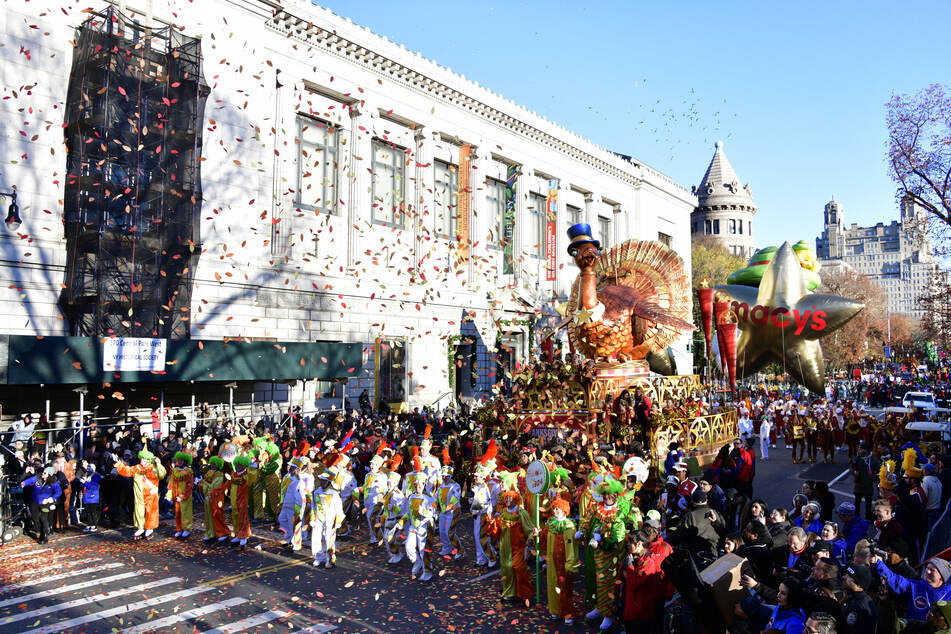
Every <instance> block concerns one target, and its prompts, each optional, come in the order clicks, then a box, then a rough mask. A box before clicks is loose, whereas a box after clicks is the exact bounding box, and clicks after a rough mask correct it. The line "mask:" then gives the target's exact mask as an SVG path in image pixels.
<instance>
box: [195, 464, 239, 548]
mask: <svg viewBox="0 0 951 634" xmlns="http://www.w3.org/2000/svg"><path fill="white" fill-rule="evenodd" d="M224 469H225V461H224V460H222V459H221V458H220V457H218V456H212V457H211V458H209V459H208V465H207V466H206V467H205V476H204V477H203V478H200V479H198V480H197V482H196V484H197V485H198V487H199V488H200V489H201V494H202V495H203V496H204V498H205V539H204V540H202V541H205V542H210V541H211V540H213V539H217V540H218V542H223V541H225V540H226V539H228V537H229V536H230V535H231V529H229V528H228V525H227V524H225V486H226V485H225V476H224Z"/></svg>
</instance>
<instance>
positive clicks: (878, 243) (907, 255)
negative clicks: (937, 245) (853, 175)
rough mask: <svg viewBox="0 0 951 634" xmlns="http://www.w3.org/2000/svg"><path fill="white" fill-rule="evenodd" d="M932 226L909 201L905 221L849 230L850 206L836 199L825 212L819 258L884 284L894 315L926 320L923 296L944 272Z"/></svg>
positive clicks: (904, 205) (903, 215)
mask: <svg viewBox="0 0 951 634" xmlns="http://www.w3.org/2000/svg"><path fill="white" fill-rule="evenodd" d="M926 226H927V219H926V217H925V211H924V210H922V209H921V208H919V207H918V206H917V205H915V204H914V203H913V202H911V201H903V202H902V204H901V218H900V219H899V220H893V221H891V222H890V223H888V224H887V225H886V224H883V223H881V222H879V223H877V224H876V225H874V226H871V227H860V226H858V225H857V224H855V223H854V222H853V223H852V224H851V225H850V226H846V224H845V212H844V208H843V206H842V204H841V203H840V202H838V201H837V200H834V199H833V200H831V201H829V202H828V203H826V206H825V209H824V210H823V230H822V234H821V235H820V236H819V237H818V238H816V255H817V256H818V258H819V260H820V262H821V263H822V265H823V268H825V269H828V268H830V267H835V266H837V265H839V263H844V264H845V265H846V266H847V267H848V268H850V269H851V270H853V271H854V272H856V273H859V274H861V275H865V276H867V277H868V278H869V279H871V280H873V281H875V282H876V283H877V284H879V285H880V286H881V287H882V289H883V290H884V291H885V293H886V295H887V297H888V309H889V311H890V312H891V313H894V314H902V315H906V316H908V317H912V318H914V319H920V318H921V317H922V312H921V308H920V306H919V304H918V298H919V297H921V296H922V295H923V294H925V293H926V291H927V290H928V289H929V288H930V285H931V284H932V283H933V282H934V280H935V276H936V275H937V274H938V273H939V267H938V263H937V262H936V261H935V259H934V257H933V255H932V249H931V242H930V240H929V238H928V233H927V231H926V230H925V227H926Z"/></svg>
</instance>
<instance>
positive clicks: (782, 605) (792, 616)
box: [766, 577, 806, 634]
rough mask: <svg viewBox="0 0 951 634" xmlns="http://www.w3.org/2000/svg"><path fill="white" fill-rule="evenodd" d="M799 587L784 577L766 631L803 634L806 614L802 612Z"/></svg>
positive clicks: (790, 579)
mask: <svg viewBox="0 0 951 634" xmlns="http://www.w3.org/2000/svg"><path fill="white" fill-rule="evenodd" d="M801 594H802V590H801V586H800V585H799V582H798V581H796V580H795V579H793V578H792V577H785V578H784V579H783V581H782V583H780V584H779V591H778V592H777V593H776V607H775V608H773V613H772V615H771V616H770V617H769V622H768V623H767V624H766V630H768V631H772V630H775V631H778V632H783V634H803V630H804V629H805V628H806V613H805V612H803V611H802V608H801V607H800V604H801Z"/></svg>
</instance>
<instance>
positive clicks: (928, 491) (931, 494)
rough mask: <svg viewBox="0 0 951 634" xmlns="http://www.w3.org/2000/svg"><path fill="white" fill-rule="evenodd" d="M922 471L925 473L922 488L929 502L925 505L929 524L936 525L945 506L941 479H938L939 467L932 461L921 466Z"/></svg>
mask: <svg viewBox="0 0 951 634" xmlns="http://www.w3.org/2000/svg"><path fill="white" fill-rule="evenodd" d="M921 473H922V475H923V477H922V479H921V488H922V489H924V492H925V497H926V498H927V500H928V503H927V504H926V505H925V513H926V515H927V518H928V526H934V525H935V524H936V523H937V522H938V518H940V517H941V513H942V511H943V510H944V507H942V506H941V497H942V495H941V494H942V491H941V488H942V487H941V480H939V479H938V469H937V467H935V465H933V464H931V463H929V464H926V465H924V466H923V467H922V468H921Z"/></svg>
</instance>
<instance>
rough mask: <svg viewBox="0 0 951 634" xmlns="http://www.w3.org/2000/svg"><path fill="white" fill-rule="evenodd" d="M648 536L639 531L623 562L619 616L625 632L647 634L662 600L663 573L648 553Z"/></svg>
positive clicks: (631, 540)
mask: <svg viewBox="0 0 951 634" xmlns="http://www.w3.org/2000/svg"><path fill="white" fill-rule="evenodd" d="M650 544H651V540H650V537H648V536H647V535H646V534H644V532H643V531H638V532H637V533H635V534H634V536H633V537H631V538H630V539H628V542H627V552H628V555H627V558H626V559H625V560H624V565H623V567H622V573H623V574H624V609H623V611H622V613H621V617H622V618H623V620H624V628H625V631H626V632H629V633H630V632H635V633H639V632H643V633H644V634H649V632H650V631H651V628H652V626H653V624H654V621H655V619H656V617H657V605H658V603H659V602H660V600H662V599H663V597H664V592H665V586H666V584H665V582H664V581H663V577H664V573H663V571H661V569H660V561H659V560H658V559H657V558H656V557H655V556H653V555H652V554H651V551H650V550H649V548H650Z"/></svg>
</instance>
